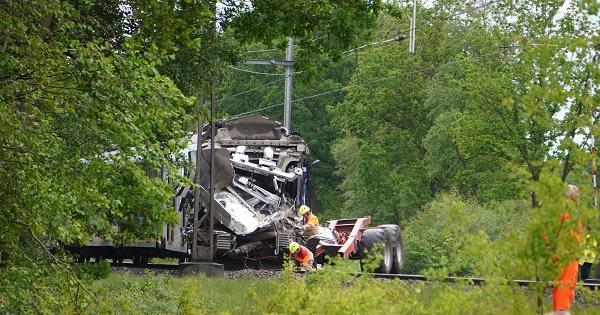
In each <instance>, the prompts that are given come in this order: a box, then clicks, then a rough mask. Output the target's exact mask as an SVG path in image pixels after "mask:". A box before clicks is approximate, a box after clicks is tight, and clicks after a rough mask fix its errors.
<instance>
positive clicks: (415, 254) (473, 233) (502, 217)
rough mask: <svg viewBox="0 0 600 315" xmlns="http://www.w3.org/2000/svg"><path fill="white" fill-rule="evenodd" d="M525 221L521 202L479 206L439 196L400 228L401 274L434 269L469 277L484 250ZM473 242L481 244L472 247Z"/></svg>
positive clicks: (494, 244) (477, 264)
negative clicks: (404, 260) (403, 264)
mask: <svg viewBox="0 0 600 315" xmlns="http://www.w3.org/2000/svg"><path fill="white" fill-rule="evenodd" d="M527 218H528V213H527V205H526V204H525V203H524V202H503V203H500V204H496V205H487V206H482V205H480V204H478V203H477V202H475V201H463V200H462V199H461V198H460V197H458V196H456V195H446V194H443V195H441V196H439V197H437V198H436V199H435V200H434V201H432V202H431V203H430V204H428V205H427V207H426V208H425V210H423V212H422V213H420V214H419V215H418V216H417V217H415V218H414V219H412V220H411V221H409V222H408V223H407V224H406V226H405V227H404V230H403V234H404V240H405V242H404V244H405V259H406V265H405V268H406V270H405V272H407V273H421V272H424V271H426V270H427V269H437V271H440V270H442V271H443V273H445V274H446V275H448V274H449V273H450V274H455V275H472V274H474V273H475V270H476V269H477V268H478V267H479V265H480V264H481V263H483V262H484V261H485V260H486V259H488V258H489V253H488V252H486V251H485V249H486V248H487V247H495V246H496V242H500V241H502V240H503V239H504V238H506V237H508V236H509V235H511V234H512V233H513V232H515V231H518V230H519V229H520V228H519V227H521V226H523V225H524V224H525V223H526V222H527ZM475 240H480V241H481V242H483V243H484V244H478V246H472V245H475V244H473V242H474V241H475ZM480 246H481V247H480ZM471 247H474V248H471ZM477 247H479V248H477ZM507 254H509V255H510V253H507ZM512 255H513V256H515V255H516V253H513V254H512ZM494 257H495V259H499V256H494ZM478 271H480V270H478ZM475 274H477V275H482V274H480V273H475ZM490 274H493V273H490ZM485 275H486V276H487V275H488V274H487V273H486V274H485Z"/></svg>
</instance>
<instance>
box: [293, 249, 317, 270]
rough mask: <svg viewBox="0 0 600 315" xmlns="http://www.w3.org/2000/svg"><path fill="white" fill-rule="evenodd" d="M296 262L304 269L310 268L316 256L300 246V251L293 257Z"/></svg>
mask: <svg viewBox="0 0 600 315" xmlns="http://www.w3.org/2000/svg"><path fill="white" fill-rule="evenodd" d="M292 257H293V258H294V260H295V261H296V262H297V263H298V264H299V265H300V266H303V267H309V266H311V265H312V263H313V260H314V256H313V253H312V252H311V251H310V250H309V249H308V248H306V247H304V246H302V245H300V249H298V251H297V252H295V253H294V255H292Z"/></svg>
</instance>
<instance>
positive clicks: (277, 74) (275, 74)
mask: <svg viewBox="0 0 600 315" xmlns="http://www.w3.org/2000/svg"><path fill="white" fill-rule="evenodd" d="M229 68H231V69H233V70H237V71H241V72H247V73H252V74H259V75H273V76H284V75H285V74H284V73H268V72H258V71H252V70H246V69H241V68H237V67H234V66H229Z"/></svg>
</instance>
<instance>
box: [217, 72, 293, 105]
mask: <svg viewBox="0 0 600 315" xmlns="http://www.w3.org/2000/svg"><path fill="white" fill-rule="evenodd" d="M283 80H285V77H283V78H279V79H276V80H273V81H270V82H267V83H265V84H262V85H259V86H256V87H253V88H251V89H249V90H245V91H241V92H238V93H235V94H231V95H227V96H223V97H221V98H220V100H221V101H223V100H226V99H230V98H233V97H238V96H242V95H244V94H248V93H250V92H253V91H256V90H258V89H262V88H264V87H267V86H270V85H273V84H275V83H277V82H281V81H283Z"/></svg>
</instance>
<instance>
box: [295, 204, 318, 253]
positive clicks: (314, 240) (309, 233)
mask: <svg viewBox="0 0 600 315" xmlns="http://www.w3.org/2000/svg"><path fill="white" fill-rule="evenodd" d="M298 215H299V216H302V237H304V239H305V240H306V247H307V248H308V249H309V250H310V251H311V252H312V253H313V255H317V245H319V241H320V240H321V239H320V238H319V218H317V216H316V215H314V214H313V213H312V211H311V210H310V208H309V207H308V206H307V205H302V206H300V209H298Z"/></svg>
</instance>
